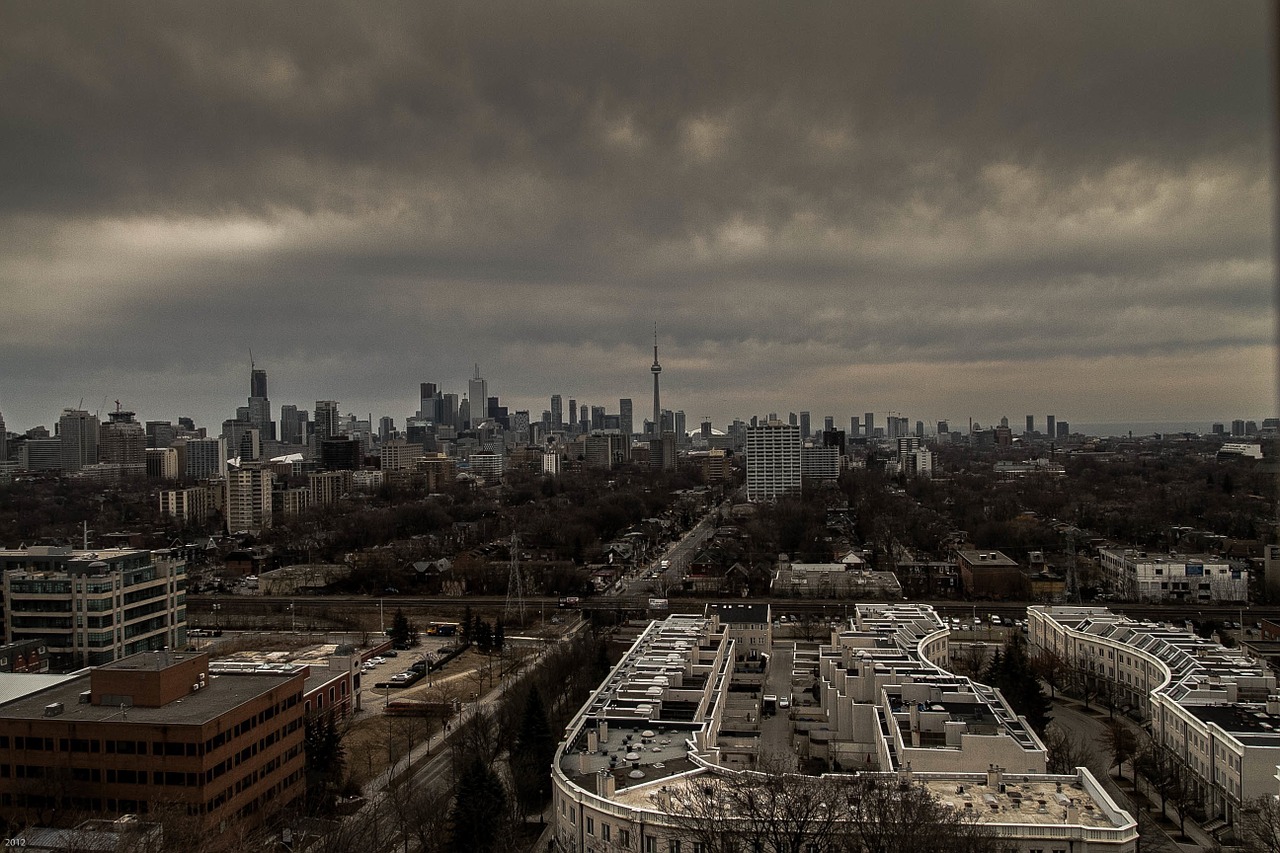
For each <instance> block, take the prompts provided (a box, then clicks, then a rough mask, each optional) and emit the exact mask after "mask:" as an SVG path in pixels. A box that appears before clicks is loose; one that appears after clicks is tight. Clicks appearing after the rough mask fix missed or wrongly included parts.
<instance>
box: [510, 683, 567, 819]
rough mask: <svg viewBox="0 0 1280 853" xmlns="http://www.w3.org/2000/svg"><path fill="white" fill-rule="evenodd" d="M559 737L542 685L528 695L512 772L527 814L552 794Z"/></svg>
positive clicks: (520, 800) (522, 806)
mask: <svg viewBox="0 0 1280 853" xmlns="http://www.w3.org/2000/svg"><path fill="white" fill-rule="evenodd" d="M555 752H556V739H555V735H554V734H552V732H551V723H550V722H548V720H547V709H546V706H544V705H543V703H542V694H541V693H539V692H538V688H537V687H534V688H532V689H531V690H530V691H529V693H528V695H527V696H526V697H525V703H524V712H523V714H522V715H521V717H520V730H519V731H518V732H517V733H516V742H515V747H514V749H513V752H512V755H511V775H512V781H513V782H514V784H515V794H516V800H517V802H518V803H519V805H520V809H521V811H522V812H523V813H525V814H528V813H530V812H532V811H534V810H538V809H541V808H542V806H544V805H545V804H546V802H547V800H548V799H550V797H551V762H552V759H554V758H555Z"/></svg>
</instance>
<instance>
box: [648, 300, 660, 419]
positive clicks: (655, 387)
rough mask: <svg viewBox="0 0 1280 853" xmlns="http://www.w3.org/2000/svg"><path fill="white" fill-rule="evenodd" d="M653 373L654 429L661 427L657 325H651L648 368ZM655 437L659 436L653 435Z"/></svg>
mask: <svg viewBox="0 0 1280 853" xmlns="http://www.w3.org/2000/svg"><path fill="white" fill-rule="evenodd" d="M649 371H650V372H651V373H653V428H654V429H655V430H659V431H660V430H661V429H662V403H661V399H660V397H659V396H658V374H659V373H661V372H662V365H660V364H658V327H657V325H654V327H653V367H651V368H649ZM655 437H659V438H660V437H661V436H660V435H659V436H655Z"/></svg>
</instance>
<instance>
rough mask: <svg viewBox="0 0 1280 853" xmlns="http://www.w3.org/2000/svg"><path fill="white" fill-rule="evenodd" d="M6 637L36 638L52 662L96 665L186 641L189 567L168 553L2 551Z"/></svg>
mask: <svg viewBox="0 0 1280 853" xmlns="http://www.w3.org/2000/svg"><path fill="white" fill-rule="evenodd" d="M0 572H3V577H4V620H5V625H4V630H5V642H8V643H14V642H19V641H22V640H40V641H42V642H44V643H45V644H46V645H47V646H48V648H49V654H50V656H51V657H52V659H53V662H54V666H55V667H56V668H59V669H66V668H71V667H77V666H94V665H98V664H105V663H109V662H110V661H113V660H118V659H119V658H122V657H125V656H127V655H132V654H136V653H138V652H143V651H154V650H157V649H165V648H169V649H173V648H181V647H183V646H185V645H186V642H187V634H186V632H187V605H186V593H187V576H186V572H187V567H186V563H185V561H184V560H182V559H180V558H178V557H176V556H174V555H173V554H172V553H171V552H167V551H138V550H132V549H104V550H99V551H78V550H73V549H71V548H58V547H51V546H37V547H32V548H24V549H19V550H13V551H0Z"/></svg>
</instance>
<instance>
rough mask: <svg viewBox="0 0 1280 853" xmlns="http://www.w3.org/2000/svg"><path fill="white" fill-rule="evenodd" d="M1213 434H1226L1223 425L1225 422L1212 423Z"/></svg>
mask: <svg viewBox="0 0 1280 853" xmlns="http://www.w3.org/2000/svg"><path fill="white" fill-rule="evenodd" d="M1213 434H1214V435H1226V434H1227V428H1226V425H1225V424H1214V425H1213Z"/></svg>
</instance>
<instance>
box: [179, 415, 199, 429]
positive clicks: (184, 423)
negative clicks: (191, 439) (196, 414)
mask: <svg viewBox="0 0 1280 853" xmlns="http://www.w3.org/2000/svg"><path fill="white" fill-rule="evenodd" d="M178 429H185V430H189V431H191V432H195V431H196V422H195V421H193V420H192V419H191V418H182V417H180V418H178Z"/></svg>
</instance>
